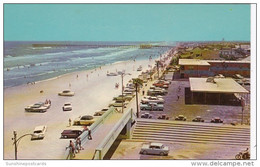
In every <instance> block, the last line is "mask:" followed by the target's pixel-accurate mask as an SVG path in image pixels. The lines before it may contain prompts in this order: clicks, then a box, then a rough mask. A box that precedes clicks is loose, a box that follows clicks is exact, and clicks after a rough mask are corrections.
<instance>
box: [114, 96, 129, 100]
mask: <svg viewBox="0 0 260 167" xmlns="http://www.w3.org/2000/svg"><path fill="white" fill-rule="evenodd" d="M132 99H133V96H132V95H123V96H122V95H119V96H118V97H114V98H113V100H116V101H118V100H120V101H121V100H127V101H131V100H132Z"/></svg>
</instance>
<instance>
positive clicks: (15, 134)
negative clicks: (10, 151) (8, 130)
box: [12, 131, 33, 160]
mask: <svg viewBox="0 0 260 167" xmlns="http://www.w3.org/2000/svg"><path fill="white" fill-rule="evenodd" d="M13 134H14V137H13V138H12V140H13V141H14V143H13V144H14V158H15V160H17V148H18V143H19V141H20V140H21V139H22V138H23V137H25V136H29V135H30V136H32V135H33V134H25V135H22V136H21V137H19V138H18V139H17V132H16V131H13Z"/></svg>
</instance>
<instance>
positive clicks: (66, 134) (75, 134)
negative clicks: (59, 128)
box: [61, 130, 82, 138]
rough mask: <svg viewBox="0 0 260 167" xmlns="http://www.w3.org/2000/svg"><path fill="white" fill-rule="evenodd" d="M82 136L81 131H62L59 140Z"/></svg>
mask: <svg viewBox="0 0 260 167" xmlns="http://www.w3.org/2000/svg"><path fill="white" fill-rule="evenodd" d="M81 134H82V130H64V131H63V132H62V133H61V138H77V137H79V136H80V135H81Z"/></svg>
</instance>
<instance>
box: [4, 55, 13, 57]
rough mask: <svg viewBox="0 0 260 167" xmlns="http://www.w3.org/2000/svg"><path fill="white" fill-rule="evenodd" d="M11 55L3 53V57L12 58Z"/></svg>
mask: <svg viewBox="0 0 260 167" xmlns="http://www.w3.org/2000/svg"><path fill="white" fill-rule="evenodd" d="M12 57H13V56H11V55H5V56H4V58H12Z"/></svg>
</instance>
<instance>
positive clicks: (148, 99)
mask: <svg viewBox="0 0 260 167" xmlns="http://www.w3.org/2000/svg"><path fill="white" fill-rule="evenodd" d="M170 84H171V82H170V81H166V80H158V81H155V82H154V83H153V85H152V86H151V87H150V89H149V90H148V91H147V96H144V97H143V98H142V99H141V104H140V110H142V111H163V110H164V99H163V96H165V95H166V94H167V93H168V91H167V89H168V88H169V85H170ZM141 118H152V116H151V115H150V114H149V113H144V114H142V115H141ZM158 119H160V118H158Z"/></svg>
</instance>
